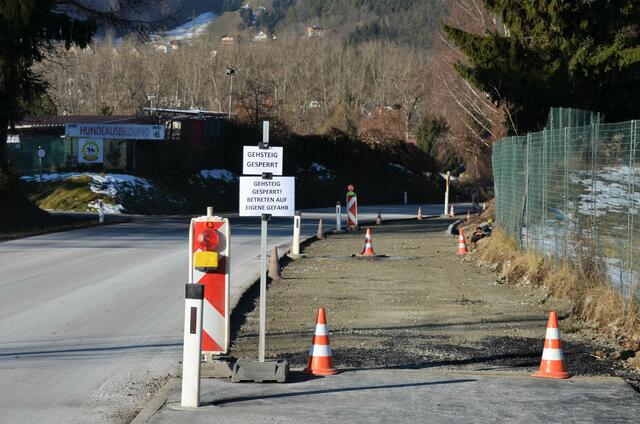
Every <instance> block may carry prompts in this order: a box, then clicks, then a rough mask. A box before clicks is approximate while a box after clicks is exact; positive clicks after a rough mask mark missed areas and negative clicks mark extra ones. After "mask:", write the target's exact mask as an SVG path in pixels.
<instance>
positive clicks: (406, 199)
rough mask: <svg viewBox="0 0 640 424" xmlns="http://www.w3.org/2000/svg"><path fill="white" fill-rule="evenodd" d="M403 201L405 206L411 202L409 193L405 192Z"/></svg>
mask: <svg viewBox="0 0 640 424" xmlns="http://www.w3.org/2000/svg"><path fill="white" fill-rule="evenodd" d="M403 201H404V204H405V205H406V204H407V202H408V201H409V196H408V194H407V192H406V191H405V192H404V197H403Z"/></svg>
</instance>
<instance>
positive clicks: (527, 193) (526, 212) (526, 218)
mask: <svg viewBox="0 0 640 424" xmlns="http://www.w3.org/2000/svg"><path fill="white" fill-rule="evenodd" d="M530 155H531V133H528V134H527V146H526V149H525V164H526V175H525V188H524V191H525V199H524V207H525V209H524V225H525V228H526V229H527V230H526V231H527V232H526V237H525V243H526V245H527V246H526V247H527V250H529V248H530V245H529V235H530V234H531V231H530V229H531V227H530V226H529V225H530V223H529V209H530V204H529V201H530V181H529V177H530V175H531V172H530V169H529V168H530V166H531V163H530V162H529V156H530Z"/></svg>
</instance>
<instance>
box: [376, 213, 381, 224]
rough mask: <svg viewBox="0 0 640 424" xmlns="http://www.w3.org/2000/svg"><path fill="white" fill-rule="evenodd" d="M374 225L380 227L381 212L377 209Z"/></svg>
mask: <svg viewBox="0 0 640 424" xmlns="http://www.w3.org/2000/svg"><path fill="white" fill-rule="evenodd" d="M376 225H382V212H381V211H380V209H378V215H377V216H376Z"/></svg>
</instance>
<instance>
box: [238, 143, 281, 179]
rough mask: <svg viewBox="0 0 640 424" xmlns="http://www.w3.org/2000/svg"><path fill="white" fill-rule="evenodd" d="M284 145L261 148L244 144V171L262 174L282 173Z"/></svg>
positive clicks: (250, 173)
mask: <svg viewBox="0 0 640 424" xmlns="http://www.w3.org/2000/svg"><path fill="white" fill-rule="evenodd" d="M283 151H284V149H283V148H282V147H269V148H268V149H261V148H259V147H258V146H244V149H243V151H242V173H243V174H245V175H262V174H263V173H265V172H270V173H272V174H273V175H282V162H283V160H282V158H283V156H284V155H283Z"/></svg>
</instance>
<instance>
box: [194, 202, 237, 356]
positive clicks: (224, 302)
mask: <svg viewBox="0 0 640 424" xmlns="http://www.w3.org/2000/svg"><path fill="white" fill-rule="evenodd" d="M230 237H231V234H230V226H229V220H228V219H227V218H220V217H218V216H213V208H211V207H209V208H207V216H201V217H199V218H193V219H192V220H191V225H190V226H189V250H190V255H189V283H191V284H201V285H203V286H204V302H203V307H202V357H203V358H204V360H205V361H212V360H213V359H214V357H215V356H218V355H224V354H226V353H227V351H228V349H229V332H230V325H229V324H230V319H229V271H230V262H229V251H230V250H229V244H230Z"/></svg>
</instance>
